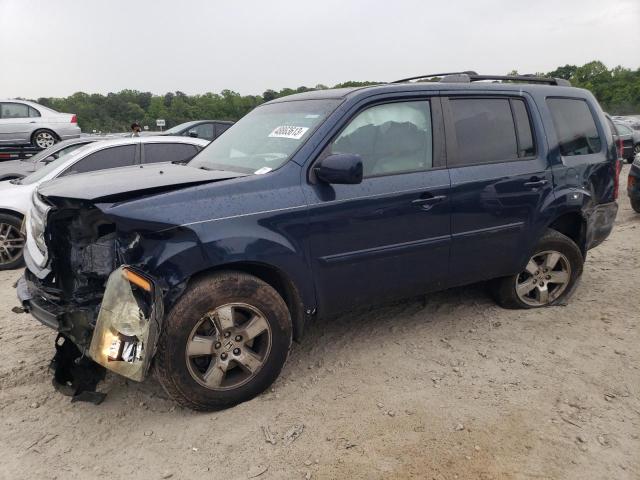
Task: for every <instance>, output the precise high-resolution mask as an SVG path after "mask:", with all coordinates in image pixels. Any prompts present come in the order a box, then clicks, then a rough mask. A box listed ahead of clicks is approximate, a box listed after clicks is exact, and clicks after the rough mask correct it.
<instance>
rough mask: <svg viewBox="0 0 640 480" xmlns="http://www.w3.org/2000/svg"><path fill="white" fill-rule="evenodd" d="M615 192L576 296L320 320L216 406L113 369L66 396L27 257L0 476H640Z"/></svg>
mask: <svg viewBox="0 0 640 480" xmlns="http://www.w3.org/2000/svg"><path fill="white" fill-rule="evenodd" d="M627 172H628V167H625V169H624V170H623V174H622V176H621V179H622V183H623V186H624V181H625V179H626V173H627ZM621 195H622V198H621V201H620V204H621V210H620V212H619V214H618V220H617V225H616V228H615V229H614V232H613V234H612V235H611V237H610V238H609V239H608V240H607V241H606V242H605V243H604V244H603V245H601V246H600V247H598V248H596V249H595V250H593V251H591V252H590V253H589V258H588V261H587V263H586V266H585V272H584V276H583V279H582V283H581V285H580V286H579V288H578V289H577V291H576V293H575V295H574V296H573V298H572V299H571V301H570V302H569V305H568V306H566V307H553V308H547V309H542V310H531V311H508V310H502V309H500V308H499V307H497V306H496V305H494V303H493V302H492V301H491V299H490V298H489V297H488V296H487V294H486V292H485V289H484V287H483V286H481V285H474V286H471V287H466V288H459V289H452V290H448V291H445V292H441V293H437V294H432V295H429V296H428V297H427V298H426V304H423V301H422V299H412V300H408V301H403V302H398V303H394V304H391V305H385V306H383V307H379V308H375V309H369V310H363V311H358V312H354V313H349V314H347V315H343V316H340V317H336V318H333V319H330V320H327V321H325V322H319V323H315V324H313V325H311V327H310V328H309V330H308V334H307V335H306V337H305V339H304V341H303V343H302V344H301V345H295V346H294V349H293V353H292V356H291V358H290V361H289V363H288V364H287V366H286V367H285V369H284V371H283V373H282V375H281V377H280V378H279V380H278V381H277V382H276V383H275V384H274V386H273V388H272V389H271V390H270V391H269V392H267V393H265V394H263V395H261V396H260V397H258V398H256V399H254V400H252V401H250V402H247V403H245V404H242V405H240V406H238V407H235V408H233V409H229V410H227V411H221V412H217V413H210V414H202V413H194V412H191V411H188V410H183V409H181V408H179V407H176V406H175V405H174V403H173V402H171V401H170V400H168V399H167V398H166V395H165V394H164V392H163V391H162V389H161V388H160V387H159V386H158V384H157V382H156V381H155V380H153V379H150V380H148V381H147V382H145V383H143V384H136V383H134V382H127V381H125V380H123V379H121V378H118V377H115V376H108V377H107V380H106V382H105V383H104V384H102V387H101V389H102V390H103V391H106V392H108V397H107V399H106V401H105V402H104V403H103V404H102V405H100V406H94V405H91V404H83V403H69V399H68V398H67V397H63V396H61V395H59V394H58V393H56V392H55V391H54V390H53V388H52V386H51V383H50V382H51V377H50V374H49V373H48V372H47V364H48V361H49V360H50V358H51V356H52V354H53V340H54V334H53V332H52V331H50V330H48V329H47V328H45V327H43V326H40V325H38V324H37V323H36V322H35V321H34V320H32V319H31V317H29V316H27V315H16V314H13V313H11V311H10V309H11V307H12V306H14V305H15V304H16V301H15V291H14V289H13V288H12V284H13V282H14V281H15V280H16V279H17V278H18V276H19V272H0V286H1V287H2V288H1V292H0V305H1V307H0V352H1V358H2V362H1V364H0V478H2V479H5V478H6V479H23V478H25V479H26V478H39V479H54V478H58V479H88V478H108V479H120V478H131V477H134V478H144V479H147V478H150V479H153V478H158V479H159V478H174V479H189V480H193V479H201V478H207V479H218V478H225V479H229V480H230V479H245V478H255V477H257V478H260V479H283V478H284V479H295V478H300V479H304V478H307V479H308V478H314V479H315V478H318V479H334V478H336V479H341V478H349V479H377V478H398V479H400V478H428V479H438V480H439V479H455V478H460V479H483V480H488V479H503V478H504V479H580V480H583V479H612V478H615V479H638V478H640V438H639V434H640V373H639V371H638V365H639V362H638V360H640V335H639V333H640V332H639V331H638V330H639V329H638V324H639V323H640V313H639V310H638V303H637V302H638V285H639V284H640V268H639V267H640V241H639V240H640V215H637V214H634V213H633V212H632V211H631V209H630V207H629V202H628V199H627V198H626V197H625V194H624V192H622V193H621ZM265 430H267V436H269V434H270V435H271V436H272V440H273V442H274V443H269V442H267V441H266V439H265Z"/></svg>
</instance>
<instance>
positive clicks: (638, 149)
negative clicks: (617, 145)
mask: <svg viewBox="0 0 640 480" xmlns="http://www.w3.org/2000/svg"><path fill="white" fill-rule="evenodd" d="M614 123H615V125H616V128H617V130H618V135H619V136H620V139H621V140H622V145H623V150H624V153H623V158H624V159H625V160H626V161H627V162H628V163H631V162H633V158H634V157H635V155H636V154H638V153H640V129H639V130H634V129H633V128H631V126H630V125H629V124H628V123H624V122H621V121H619V120H616V121H614Z"/></svg>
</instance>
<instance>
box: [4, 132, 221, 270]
mask: <svg viewBox="0 0 640 480" xmlns="http://www.w3.org/2000/svg"><path fill="white" fill-rule="evenodd" d="M207 145H209V141H208V140H204V139H199V138H191V137H160V136H158V137H129V138H116V139H113V140H104V141H99V142H93V143H89V144H87V145H85V146H83V147H80V148H78V149H76V150H74V151H72V152H70V153H68V154H67V155H65V156H63V157H60V158H58V159H57V160H54V161H53V162H51V163H49V164H47V165H46V166H44V167H42V168H40V169H39V170H37V171H35V172H34V173H32V174H31V175H27V176H26V177H24V178H22V179H16V180H10V181H5V182H0V270H9V269H13V268H17V267H19V266H21V265H22V261H23V259H22V251H23V249H24V245H25V238H24V234H23V231H24V230H23V229H22V223H23V221H24V219H25V217H26V215H27V212H28V211H29V210H30V208H31V198H32V196H33V193H34V192H35V191H36V189H37V188H38V186H39V185H40V184H42V183H44V182H47V181H49V180H52V179H54V178H58V177H63V176H66V175H73V174H76V173H86V172H94V171H96V170H104V169H108V168H117V167H128V166H131V165H143V164H150V163H160V162H186V161H188V160H190V159H191V158H193V157H194V156H195V155H196V154H197V153H198V152H200V150H202V149H203V148H204V147H206V146H207ZM87 188H91V185H87Z"/></svg>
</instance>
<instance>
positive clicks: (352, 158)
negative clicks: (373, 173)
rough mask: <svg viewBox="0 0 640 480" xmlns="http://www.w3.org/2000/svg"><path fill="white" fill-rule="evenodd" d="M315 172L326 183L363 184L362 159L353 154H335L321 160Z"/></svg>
mask: <svg viewBox="0 0 640 480" xmlns="http://www.w3.org/2000/svg"><path fill="white" fill-rule="evenodd" d="M313 171H314V173H315V174H316V177H318V178H319V179H320V180H322V181H323V182H326V183H333V184H345V185H353V184H357V183H362V158H360V155H354V154H351V153H334V154H333V155H329V156H327V157H325V158H323V159H322V160H320V161H319V162H318V164H317V165H316V166H315V167H314V169H313Z"/></svg>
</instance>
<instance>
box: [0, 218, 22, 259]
mask: <svg viewBox="0 0 640 480" xmlns="http://www.w3.org/2000/svg"><path fill="white" fill-rule="evenodd" d="M21 226H22V220H20V218H18V217H15V216H13V215H8V214H6V213H0V270H13V269H14V268H18V267H21V266H22V265H23V264H24V262H23V256H22V253H23V249H24V243H25V239H24V236H23V235H22V233H20V227H21Z"/></svg>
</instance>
